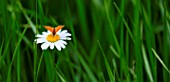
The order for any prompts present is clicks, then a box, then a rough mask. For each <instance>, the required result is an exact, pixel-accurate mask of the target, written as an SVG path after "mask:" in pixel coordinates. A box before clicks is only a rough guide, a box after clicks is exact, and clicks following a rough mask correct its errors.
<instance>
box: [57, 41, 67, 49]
mask: <svg viewBox="0 0 170 82" xmlns="http://www.w3.org/2000/svg"><path fill="white" fill-rule="evenodd" d="M58 44H59V45H60V46H61V47H62V48H63V49H64V48H66V46H65V45H64V44H63V43H61V42H60V41H58Z"/></svg>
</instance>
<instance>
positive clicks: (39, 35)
mask: <svg viewBox="0 0 170 82" xmlns="http://www.w3.org/2000/svg"><path fill="white" fill-rule="evenodd" d="M35 37H38V38H42V37H45V36H44V35H41V34H37V35H35Z"/></svg>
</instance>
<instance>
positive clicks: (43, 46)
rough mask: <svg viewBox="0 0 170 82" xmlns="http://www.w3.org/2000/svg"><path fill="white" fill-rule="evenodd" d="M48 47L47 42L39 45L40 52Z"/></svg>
mask: <svg viewBox="0 0 170 82" xmlns="http://www.w3.org/2000/svg"><path fill="white" fill-rule="evenodd" d="M49 46H50V43H49V42H45V43H43V44H42V45H41V48H42V50H46V49H47V48H48V47H49Z"/></svg>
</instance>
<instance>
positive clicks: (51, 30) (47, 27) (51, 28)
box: [44, 26, 54, 33]
mask: <svg viewBox="0 0 170 82" xmlns="http://www.w3.org/2000/svg"><path fill="white" fill-rule="evenodd" d="M44 28H45V29H47V30H49V31H50V32H52V33H53V32H54V28H53V27H51V26H44Z"/></svg>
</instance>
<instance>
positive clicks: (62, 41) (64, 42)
mask: <svg viewBox="0 0 170 82" xmlns="http://www.w3.org/2000/svg"><path fill="white" fill-rule="evenodd" d="M59 42H61V43H63V44H65V45H67V42H66V41H64V40H59Z"/></svg>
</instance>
